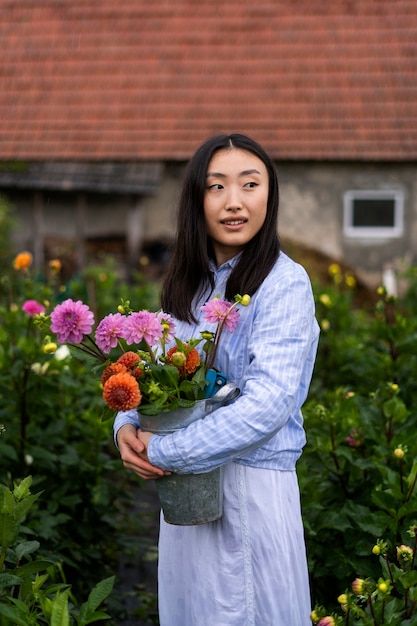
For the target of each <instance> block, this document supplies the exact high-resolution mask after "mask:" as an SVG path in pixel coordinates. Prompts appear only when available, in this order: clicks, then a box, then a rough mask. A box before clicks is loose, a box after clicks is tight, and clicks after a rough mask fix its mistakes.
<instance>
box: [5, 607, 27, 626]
mask: <svg viewBox="0 0 417 626" xmlns="http://www.w3.org/2000/svg"><path fill="white" fill-rule="evenodd" d="M0 615H2V616H3V617H6V618H7V619H8V620H9V621H8V623H9V624H13V626H28V623H29V608H27V610H26V611H25V612H24V611H21V610H20V609H18V608H17V607H14V606H8V605H6V604H1V603H0Z"/></svg>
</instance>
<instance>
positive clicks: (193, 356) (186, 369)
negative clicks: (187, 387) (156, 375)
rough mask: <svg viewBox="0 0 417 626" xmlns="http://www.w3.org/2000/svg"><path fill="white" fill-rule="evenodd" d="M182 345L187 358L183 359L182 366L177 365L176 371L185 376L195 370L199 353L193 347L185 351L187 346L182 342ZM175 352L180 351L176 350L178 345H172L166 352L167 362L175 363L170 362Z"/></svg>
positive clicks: (198, 361) (198, 363)
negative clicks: (183, 363)
mask: <svg viewBox="0 0 417 626" xmlns="http://www.w3.org/2000/svg"><path fill="white" fill-rule="evenodd" d="M184 345H185V353H184V354H185V356H186V357H187V360H186V361H185V365H184V366H183V367H178V371H179V373H180V374H181V376H184V377H185V376H187V375H188V374H193V373H194V372H195V371H196V369H197V368H198V366H199V365H200V355H199V353H198V351H197V350H196V349H195V348H191V350H190V351H189V352H188V353H187V348H188V347H189V346H187V344H184ZM177 352H180V350H178V346H173V347H172V348H170V349H169V350H168V352H167V362H168V363H170V364H172V365H175V363H173V362H172V356H173V355H174V354H176V353H177Z"/></svg>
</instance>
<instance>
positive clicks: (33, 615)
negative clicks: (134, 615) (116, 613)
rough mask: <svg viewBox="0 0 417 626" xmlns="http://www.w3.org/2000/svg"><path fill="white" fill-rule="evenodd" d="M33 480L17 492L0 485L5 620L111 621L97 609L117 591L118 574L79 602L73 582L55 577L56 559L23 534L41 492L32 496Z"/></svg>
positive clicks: (61, 625) (65, 624)
mask: <svg viewBox="0 0 417 626" xmlns="http://www.w3.org/2000/svg"><path fill="white" fill-rule="evenodd" d="M31 483H32V477H31V476H27V477H26V478H25V479H23V480H22V481H21V482H20V483H15V485H14V489H13V491H12V490H11V489H9V488H8V487H7V486H5V485H0V624H1V625H2V626H3V625H4V626H7V625H8V624H15V625H16V626H38V625H42V624H50V625H51V626H69V625H70V624H74V625H77V626H86V625H87V624H92V623H93V622H98V621H102V620H107V619H109V618H110V616H109V615H108V614H107V613H105V612H104V611H101V610H98V609H99V607H100V605H101V604H102V603H103V602H104V601H105V600H106V598H107V597H108V596H109V594H110V593H111V591H112V589H113V584H114V578H115V577H114V576H111V577H109V578H107V579H105V580H102V581H101V582H99V583H98V584H97V585H96V586H95V587H94V589H93V590H92V591H91V593H90V595H89V596H88V599H87V601H86V602H84V603H83V604H81V606H77V602H76V600H75V598H74V596H73V594H72V591H71V585H68V584H66V583H59V582H55V581H54V578H55V577H56V574H57V571H56V570H57V568H56V567H55V565H54V563H53V562H52V561H50V560H45V559H42V558H40V557H38V558H37V557H36V556H35V553H36V552H37V551H38V550H39V547H40V544H39V542H38V541H36V540H31V541H27V540H26V539H25V537H24V536H23V537H22V534H21V523H22V522H23V521H24V519H25V517H26V515H27V513H28V511H29V510H30V509H31V507H32V506H33V504H34V503H35V501H36V500H37V498H38V497H39V496H40V493H38V494H35V495H32V494H31V492H30V486H31Z"/></svg>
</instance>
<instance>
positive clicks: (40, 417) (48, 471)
mask: <svg viewBox="0 0 417 626" xmlns="http://www.w3.org/2000/svg"><path fill="white" fill-rule="evenodd" d="M0 282H1V285H0V292H1V294H2V297H1V301H0V318H1V320H2V323H1V326H0V424H1V425H2V429H3V431H4V432H3V434H2V436H1V437H0V483H2V484H3V485H5V487H6V488H9V489H12V487H13V484H14V481H16V480H18V479H20V478H25V477H27V476H29V475H31V476H32V480H33V487H34V488H35V489H36V491H38V492H42V496H41V498H40V500H39V503H38V502H37V503H36V504H35V505H34V506H33V507H32V508H31V510H30V511H29V512H28V516H27V520H25V525H26V526H27V527H28V528H30V532H32V533H34V535H36V537H37V539H38V540H39V542H40V546H41V548H40V549H41V553H42V555H43V557H44V558H47V559H48V560H51V561H53V562H54V563H56V564H59V566H60V567H61V568H62V571H63V572H64V574H65V580H66V582H68V583H69V584H70V585H71V587H72V590H73V593H74V594H75V595H80V594H81V593H85V589H88V588H92V587H93V586H94V585H95V584H96V583H97V581H99V580H102V579H104V578H108V577H109V576H111V575H113V574H114V573H115V571H116V569H117V567H118V563H119V562H120V560H121V559H122V558H123V555H124V554H131V553H132V551H133V552H134V551H137V552H139V551H145V550H146V549H147V547H148V546H149V547H153V543H152V542H151V540H150V538H149V537H147V534H146V528H145V524H144V522H143V519H142V518H141V517H140V516H138V517H137V516H132V515H130V513H131V510H132V506H133V505H134V503H135V499H136V498H137V497H140V490H141V488H142V483H141V482H140V481H138V480H134V478H133V475H132V477H131V476H130V475H129V474H128V473H127V472H123V471H121V462H120V458H119V456H118V454H117V451H116V450H115V447H114V443H113V438H112V423H111V421H103V419H102V417H103V415H104V412H105V405H104V401H103V400H102V398H101V389H100V381H99V379H98V377H96V376H94V375H92V373H91V371H90V370H89V369H88V367H86V366H85V365H84V364H83V363H81V362H79V361H78V360H77V359H74V358H73V357H72V356H71V355H70V354H69V353H68V351H66V350H58V351H57V352H56V353H55V354H48V353H47V352H46V353H45V349H46V350H47V346H48V342H50V338H48V337H44V335H43V333H41V331H40V330H39V329H38V328H37V327H36V325H35V323H34V316H33V313H34V311H36V310H39V305H42V306H44V305H48V303H49V305H50V306H53V304H54V303H55V302H58V301H60V300H62V299H63V298H66V297H73V298H78V297H81V293H82V292H83V291H86V290H87V286H86V285H87V284H88V289H89V290H90V293H92V292H93V290H94V293H95V306H96V310H103V309H105V308H107V306H108V303H109V300H110V299H111V300H112V302H113V309H114V308H116V307H117V305H118V304H119V302H120V298H121V297H122V295H127V296H129V298H130V300H131V302H132V306H137V307H141V308H143V307H145V306H154V302H155V297H156V295H155V294H156V287H155V286H154V285H149V284H148V283H147V282H146V281H144V280H138V281H137V284H136V286H135V287H134V288H133V287H132V288H129V286H128V285H126V284H124V283H123V282H121V281H120V279H119V277H118V276H117V274H116V273H115V272H114V271H113V269H112V266H111V265H107V266H105V267H97V268H90V269H89V272H88V280H87V278H86V279H85V280H83V278H82V277H81V278H77V279H74V280H72V281H70V282H69V283H68V284H67V285H61V283H60V280H59V262H58V261H54V262H51V264H50V266H49V267H48V272H47V274H46V276H45V277H43V276H34V275H33V273H32V268H31V255H28V254H26V253H23V254H21V255H18V256H17V257H16V258H15V260H14V267H13V263H12V259H10V263H9V265H8V266H6V267H5V271H4V272H3V273H2V278H1V281H0ZM103 286H104V288H103ZM23 305H24V308H25V310H22V306H23ZM116 591H117V584H116ZM123 604H124V601H123V598H120V594H119V593H116V592H114V593H113V594H112V595H111V597H110V598H109V600H108V605H109V606H110V608H111V612H112V614H113V615H117V616H118V619H121V616H122V615H123V612H124V609H123ZM116 623H117V622H116Z"/></svg>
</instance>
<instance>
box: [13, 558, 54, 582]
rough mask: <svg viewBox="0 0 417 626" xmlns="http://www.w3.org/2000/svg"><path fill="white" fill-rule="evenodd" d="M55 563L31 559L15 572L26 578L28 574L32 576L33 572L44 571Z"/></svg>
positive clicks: (14, 571)
mask: <svg viewBox="0 0 417 626" xmlns="http://www.w3.org/2000/svg"><path fill="white" fill-rule="evenodd" d="M53 565H54V562H53V561H45V560H42V561H41V560H39V561H30V562H29V563H25V564H24V565H22V566H21V567H18V568H16V569H15V570H13V574H16V575H18V576H20V577H21V578H25V577H26V576H32V574H37V573H38V572H43V571H45V570H46V569H48V567H51V566H53Z"/></svg>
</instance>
